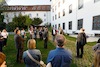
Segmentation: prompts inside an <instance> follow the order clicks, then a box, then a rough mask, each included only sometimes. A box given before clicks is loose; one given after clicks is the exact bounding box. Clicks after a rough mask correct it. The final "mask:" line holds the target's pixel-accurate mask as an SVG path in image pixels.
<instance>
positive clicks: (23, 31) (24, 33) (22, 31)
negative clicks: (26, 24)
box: [21, 28, 26, 38]
mask: <svg viewBox="0 0 100 67" xmlns="http://www.w3.org/2000/svg"><path fill="white" fill-rule="evenodd" d="M21 36H22V38H25V36H26V32H25V30H24V28H22V30H21Z"/></svg>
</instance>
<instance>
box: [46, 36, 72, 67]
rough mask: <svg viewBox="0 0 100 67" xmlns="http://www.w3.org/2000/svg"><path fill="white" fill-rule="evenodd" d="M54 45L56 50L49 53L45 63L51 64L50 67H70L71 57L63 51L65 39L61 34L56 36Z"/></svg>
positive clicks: (66, 51)
mask: <svg viewBox="0 0 100 67" xmlns="http://www.w3.org/2000/svg"><path fill="white" fill-rule="evenodd" d="M55 43H56V49H54V50H51V51H50V52H49V54H48V58H47V63H51V65H52V67H70V64H71V60H72V55H71V52H70V51H68V50H66V49H64V45H65V43H66V38H65V37H64V36H63V35H62V34H60V35H56V38H55Z"/></svg>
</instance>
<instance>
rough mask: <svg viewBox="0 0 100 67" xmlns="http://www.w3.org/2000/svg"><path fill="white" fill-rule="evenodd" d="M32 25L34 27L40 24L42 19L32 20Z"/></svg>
mask: <svg viewBox="0 0 100 67" xmlns="http://www.w3.org/2000/svg"><path fill="white" fill-rule="evenodd" d="M32 23H33V24H34V25H39V24H41V23H42V19H41V18H34V19H33V22H32Z"/></svg>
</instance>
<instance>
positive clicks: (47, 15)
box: [3, 0, 51, 24]
mask: <svg viewBox="0 0 100 67" xmlns="http://www.w3.org/2000/svg"><path fill="white" fill-rule="evenodd" d="M12 1H13V0H12ZM23 1H24V0H23ZM35 1H36V2H37V0H34V2H35ZM41 1H42V3H41V2H39V3H34V2H33V4H32V3H31V4H29V5H28V4H26V3H27V2H26V3H25V5H23V4H20V5H19V4H18V5H17V3H16V5H17V6H25V7H27V6H33V7H34V6H39V7H41V6H40V5H44V6H48V5H50V4H51V1H50V0H47V1H46V3H45V2H43V1H45V0H41ZM30 2H31V1H30ZM9 3H10V1H9ZM9 3H8V6H9V5H10V4H9ZM14 3H15V2H14ZM20 3H22V2H21V1H20ZM28 3H29V2H28ZM16 5H15V6H16ZM10 6H14V5H10ZM11 9H12V11H11V10H10V11H9V12H4V13H3V14H4V18H5V19H4V22H5V23H9V22H12V19H13V18H14V17H15V15H16V16H18V15H19V14H22V15H29V16H30V17H31V18H32V19H33V18H36V17H37V18H41V19H42V21H43V23H42V24H45V23H51V11H50V10H47V11H46V10H43V11H42V10H30V11H29V10H27V9H26V10H25V11H21V10H19V11H13V10H14V9H15V8H11ZM29 9H30V7H29ZM37 9H38V8H37Z"/></svg>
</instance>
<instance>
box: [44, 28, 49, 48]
mask: <svg viewBox="0 0 100 67" xmlns="http://www.w3.org/2000/svg"><path fill="white" fill-rule="evenodd" d="M43 39H44V48H45V49H47V43H48V29H47V28H44V33H43Z"/></svg>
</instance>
